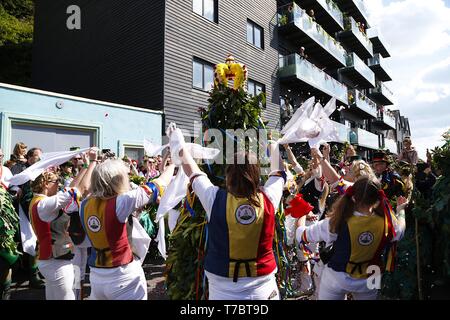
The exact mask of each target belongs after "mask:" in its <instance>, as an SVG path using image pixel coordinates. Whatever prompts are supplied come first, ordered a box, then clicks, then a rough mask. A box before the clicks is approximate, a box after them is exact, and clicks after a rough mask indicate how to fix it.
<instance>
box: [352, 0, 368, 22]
mask: <svg viewBox="0 0 450 320" xmlns="http://www.w3.org/2000/svg"><path fill="white" fill-rule="evenodd" d="M353 2H354V3H355V5H356V7H357V8H358V10H359V12H361V14H362V15H363V17H364V18H365V19H366V21H367V18H368V17H369V13H368V10H367V8H366V5H365V4H364V1H363V0H353Z"/></svg>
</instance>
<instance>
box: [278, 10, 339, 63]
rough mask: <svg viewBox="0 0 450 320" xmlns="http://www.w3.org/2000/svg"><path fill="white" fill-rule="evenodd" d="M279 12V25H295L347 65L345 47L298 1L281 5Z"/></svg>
mask: <svg viewBox="0 0 450 320" xmlns="http://www.w3.org/2000/svg"><path fill="white" fill-rule="evenodd" d="M278 13H279V15H278V26H280V27H282V26H285V25H288V24H293V25H295V26H296V27H297V28H299V29H300V30H301V31H302V32H303V33H305V34H306V35H307V36H308V37H310V38H311V39H312V40H313V41H314V42H316V43H317V44H318V45H320V46H321V47H322V48H323V49H325V50H326V51H327V52H328V53H329V54H331V55H332V56H333V57H334V58H335V59H337V60H338V61H339V62H341V63H342V65H345V54H346V52H345V49H344V48H343V47H342V46H341V44H340V43H339V42H338V41H337V40H336V39H334V38H333V37H331V36H330V35H329V34H328V33H327V32H326V31H325V30H324V29H323V28H322V27H321V26H320V25H319V24H318V23H316V22H315V21H314V20H313V18H311V17H310V16H309V15H308V14H307V13H306V11H305V10H303V9H302V8H300V7H299V6H298V5H297V4H296V3H294V2H293V3H291V4H288V5H284V6H281V7H280V8H279V9H278Z"/></svg>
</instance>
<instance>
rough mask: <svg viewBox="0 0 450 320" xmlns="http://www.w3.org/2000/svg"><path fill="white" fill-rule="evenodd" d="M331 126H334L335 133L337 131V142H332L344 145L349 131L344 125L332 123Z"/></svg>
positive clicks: (347, 139)
mask: <svg viewBox="0 0 450 320" xmlns="http://www.w3.org/2000/svg"><path fill="white" fill-rule="evenodd" d="M331 121H332V122H333V124H334V125H335V128H336V131H337V136H338V138H337V140H336V141H332V142H339V143H345V142H348V141H349V133H350V129H349V127H347V126H346V125H345V124H342V123H339V122H336V121H333V120H331Z"/></svg>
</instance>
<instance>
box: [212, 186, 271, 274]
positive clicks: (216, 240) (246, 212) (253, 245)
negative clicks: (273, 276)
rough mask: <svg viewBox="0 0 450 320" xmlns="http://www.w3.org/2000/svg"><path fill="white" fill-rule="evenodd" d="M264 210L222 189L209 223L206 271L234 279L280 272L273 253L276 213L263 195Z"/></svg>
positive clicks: (261, 200)
mask: <svg viewBox="0 0 450 320" xmlns="http://www.w3.org/2000/svg"><path fill="white" fill-rule="evenodd" d="M258 197H259V202H260V204H261V206H260V207H256V206H253V205H251V204H250V202H249V201H248V200H247V199H246V198H237V197H235V196H233V195H232V194H230V193H227V191H226V190H224V189H220V190H219V191H218V192H217V195H216V199H215V201H214V205H213V208H212V214H211V219H210V221H209V223H208V228H209V232H208V234H209V237H208V245H207V251H206V256H205V270H206V271H208V272H211V273H213V274H216V275H219V276H222V277H230V278H233V281H237V279H238V278H239V277H258V276H263V275H268V274H270V273H272V272H273V271H274V270H275V269H276V261H275V256H274V254H273V249H272V245H273V237H274V231H275V210H274V208H273V205H272V203H271V202H270V200H269V199H268V198H267V196H266V195H265V194H264V193H262V192H259V194H258Z"/></svg>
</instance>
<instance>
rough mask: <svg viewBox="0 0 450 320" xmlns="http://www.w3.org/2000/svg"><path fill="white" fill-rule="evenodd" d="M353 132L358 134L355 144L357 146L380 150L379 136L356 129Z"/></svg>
mask: <svg viewBox="0 0 450 320" xmlns="http://www.w3.org/2000/svg"><path fill="white" fill-rule="evenodd" d="M352 131H353V132H354V133H356V141H355V142H353V143H355V144H357V145H358V146H361V147H364V148H369V149H374V150H378V149H379V148H380V144H379V141H378V135H376V134H374V133H372V132H369V131H366V130H363V129H361V128H356V129H353V130H352Z"/></svg>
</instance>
